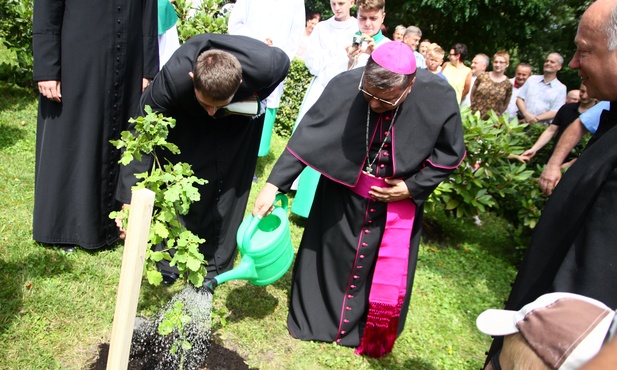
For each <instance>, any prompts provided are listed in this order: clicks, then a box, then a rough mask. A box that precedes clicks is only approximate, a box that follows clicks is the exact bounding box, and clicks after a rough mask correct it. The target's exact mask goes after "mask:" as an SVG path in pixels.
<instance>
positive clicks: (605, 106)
mask: <svg viewBox="0 0 617 370" xmlns="http://www.w3.org/2000/svg"><path fill="white" fill-rule="evenodd" d="M605 110H611V102H609V101H601V102H599V103H598V104H596V105H594V106H593V107H591V108H589V109H587V110H586V111H585V112H583V114H581V116H580V117H579V118H580V119H581V123H582V124H583V126H585V128H586V129H587V131H589V132H591V133H592V134H595V133H596V131H598V125H599V124H600V116H601V115H602V111H605Z"/></svg>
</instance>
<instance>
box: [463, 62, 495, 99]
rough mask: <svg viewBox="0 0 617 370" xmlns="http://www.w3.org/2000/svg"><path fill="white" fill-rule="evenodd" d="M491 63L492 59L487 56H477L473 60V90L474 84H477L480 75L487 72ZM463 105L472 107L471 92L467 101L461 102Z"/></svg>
mask: <svg viewBox="0 0 617 370" xmlns="http://www.w3.org/2000/svg"><path fill="white" fill-rule="evenodd" d="M489 63H490V59H489V57H488V55H486V54H476V56H475V57H473V59H472V60H471V85H470V86H471V88H473V84H474V82H476V78H477V77H478V76H479V75H480V73H484V72H486V68H487V67H488V65H489ZM461 105H467V106H468V107H470V106H471V92H470V93H469V94H467V96H466V97H465V99H463V101H462V102H461Z"/></svg>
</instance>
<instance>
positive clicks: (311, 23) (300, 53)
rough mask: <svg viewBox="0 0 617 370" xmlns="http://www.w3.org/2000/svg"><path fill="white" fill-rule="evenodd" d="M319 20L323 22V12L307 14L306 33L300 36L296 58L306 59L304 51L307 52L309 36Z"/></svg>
mask: <svg viewBox="0 0 617 370" xmlns="http://www.w3.org/2000/svg"><path fill="white" fill-rule="evenodd" d="M319 22H321V14H319V13H309V14H308V15H307V16H306V27H305V28H304V33H302V37H301V38H300V44H299V45H298V50H297V51H296V58H298V59H302V60H304V53H305V52H306V46H307V44H308V40H309V36H310V35H311V34H312V33H313V30H314V29H315V26H316V25H317V23H319Z"/></svg>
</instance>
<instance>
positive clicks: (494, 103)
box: [469, 50, 512, 119]
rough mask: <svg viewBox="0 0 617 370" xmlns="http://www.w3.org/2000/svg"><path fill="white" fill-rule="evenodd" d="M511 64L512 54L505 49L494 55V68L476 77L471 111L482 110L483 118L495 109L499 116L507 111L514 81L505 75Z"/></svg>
mask: <svg viewBox="0 0 617 370" xmlns="http://www.w3.org/2000/svg"><path fill="white" fill-rule="evenodd" d="M482 55H483V54H482ZM474 59H475V58H474ZM509 65H510V54H508V52H507V51H505V50H502V51H498V52H497V53H495V55H494V56H493V70H492V71H490V72H482V73H480V74H479V75H478V76H477V77H476V81H475V82H474V84H473V87H472V88H471V93H470V94H469V95H470V96H471V111H472V112H473V113H475V112H480V116H481V117H482V119H488V112H489V111H494V112H495V113H497V115H498V116H501V115H502V114H503V112H505V111H506V108H507V107H508V103H509V102H510V96H511V95H512V83H511V82H510V80H509V79H508V76H506V75H505V72H506V69H507V68H508V66H509ZM485 69H486V68H485Z"/></svg>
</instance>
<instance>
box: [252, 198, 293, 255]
mask: <svg viewBox="0 0 617 370" xmlns="http://www.w3.org/2000/svg"><path fill="white" fill-rule="evenodd" d="M279 200H280V201H281V208H283V209H284V210H285V213H287V206H288V203H289V201H288V200H287V196H286V195H285V194H282V193H278V194H276V198H274V204H276V203H277V202H278V201H279ZM248 217H249V218H250V220H251V221H250V223H249V226H248V227H247V228H246V232H245V234H244V237H243V238H242V247H243V248H244V249H248V247H249V246H250V243H251V238H252V237H253V235H255V232H256V231H257V225H259V222H260V221H261V219H260V218H258V217H257V216H253V215H249V216H248ZM266 217H268V216H266Z"/></svg>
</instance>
